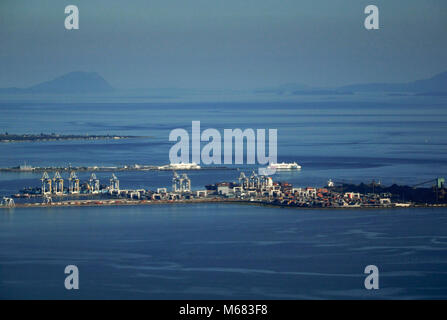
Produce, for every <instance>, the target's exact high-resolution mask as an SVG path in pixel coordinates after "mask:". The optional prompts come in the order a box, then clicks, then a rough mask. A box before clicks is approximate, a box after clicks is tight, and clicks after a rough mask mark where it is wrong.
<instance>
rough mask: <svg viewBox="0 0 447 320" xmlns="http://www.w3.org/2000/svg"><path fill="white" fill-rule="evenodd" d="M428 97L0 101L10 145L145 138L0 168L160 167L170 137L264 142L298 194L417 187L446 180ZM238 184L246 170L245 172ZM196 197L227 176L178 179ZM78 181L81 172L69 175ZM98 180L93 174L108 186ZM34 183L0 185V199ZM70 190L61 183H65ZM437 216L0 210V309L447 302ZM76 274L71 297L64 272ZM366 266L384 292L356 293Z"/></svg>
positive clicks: (440, 113) (79, 146)
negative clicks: (353, 186) (37, 304)
mask: <svg viewBox="0 0 447 320" xmlns="http://www.w3.org/2000/svg"><path fill="white" fill-rule="evenodd" d="M439 99H441V98H436V99H435V98H412V99H409V98H391V97H389V98H384V99H382V100H377V99H366V98H365V99H363V100H361V101H355V99H351V100H346V101H324V100H321V99H320V100H317V101H307V102H301V103H291V102H287V103H286V102H283V103H267V102H263V103H260V102H259V103H107V104H105V103H54V102H53V103H30V102H10V103H6V102H2V103H1V104H0V110H1V113H2V116H1V117H0V130H2V131H8V132H12V133H23V132H28V133H40V132H45V133H48V132H55V133H59V134H69V133H73V134H80V133H89V134H109V133H111V134H120V135H142V136H146V137H147V138H141V139H131V140H121V141H93V142H90V141H66V142H40V143H15V144H0V166H1V167H7V166H16V165H19V164H21V163H23V162H25V161H26V162H27V163H28V164H31V165H34V166H51V165H68V164H69V163H70V164H72V165H123V164H134V163H138V164H160V165H161V164H166V163H168V162H169V159H168V151H169V148H170V147H171V146H172V143H171V142H169V141H168V135H169V132H170V130H172V129H174V128H185V129H187V130H188V131H190V128H191V121H194V120H200V121H201V125H202V129H203V130H204V129H206V128H217V129H219V130H223V129H224V128H242V129H244V128H265V129H268V128H276V129H278V144H279V145H278V156H279V160H280V161H297V162H298V163H300V164H301V165H302V166H303V169H302V170H301V171H300V172H289V173H280V174H277V175H276V176H275V177H274V179H275V180H280V181H289V182H291V183H293V184H294V185H297V186H321V185H324V184H325V183H326V181H327V180H328V179H333V180H336V181H350V182H361V181H364V182H369V181H371V180H373V179H374V180H376V181H381V182H382V183H384V184H391V183H400V184H416V183H418V182H423V181H426V180H429V179H432V178H433V179H434V178H435V177H443V176H445V175H446V174H445V173H446V172H447V170H446V169H447V148H446V147H447V135H446V134H445V133H446V132H447V131H446V130H447V109H446V108H445V107H446V101H443V100H439ZM247 170H248V169H247ZM188 174H189V175H190V176H191V178H192V185H193V188H195V189H198V188H202V187H203V186H204V185H205V184H208V183H214V182H217V181H224V180H226V181H228V180H235V179H236V177H237V176H238V175H239V172H237V171H235V170H219V171H198V172H190V173H188ZM79 175H80V177H81V180H83V179H86V178H87V177H88V176H89V174H88V173H79ZM109 176H110V173H100V174H99V177H100V179H102V180H103V182H105V179H108V177H109ZM118 177H119V178H120V180H121V186H122V187H123V188H135V187H138V188H139V187H145V188H156V187H162V186H169V185H170V180H171V173H169V172H122V173H119V174H118ZM39 178H40V175H39V174H33V173H20V174H18V173H0V195H9V194H12V193H15V192H17V191H18V190H19V189H20V188H22V187H25V186H38V185H39V181H38V179H39ZM65 178H67V177H65ZM446 214H447V212H446V210H445V209H405V210H380V211H373V210H366V211H365V210H363V211H362V210H359V211H357V210H352V211H351V210H348V211H346V210H336V211H329V210H326V211H325V210H323V211H321V210H304V211H303V210H289V209H276V208H260V207H247V206H235V205H231V206H226V205H194V206H183V205H172V206H169V205H167V206H152V207H117V208H82V209H80V208H65V209H60V208H59V209H56V208H52V209H42V208H40V209H28V210H27V209H14V210H13V211H6V210H2V211H0V238H1V241H0V298H51V297H53V298H54V297H62V298H291V299H295V298H371V297H372V298H414V297H420V298H447V274H446V271H447V270H446V262H447V255H446V249H447V246H446V242H447V240H446V238H447V234H446V232H445V230H447V229H446V218H447V215H446ZM68 264H77V265H78V266H79V268H80V272H81V280H80V281H81V284H80V286H81V290H79V292H77V293H72V292H67V291H66V290H65V289H64V287H63V279H64V274H63V268H64V266H65V265H68ZM368 264H376V265H377V266H378V267H379V269H380V270H381V278H380V279H381V280H380V281H381V282H380V283H381V289H380V290H378V291H375V292H369V291H366V290H365V289H364V287H363V280H364V274H363V269H364V267H365V266H366V265H368Z"/></svg>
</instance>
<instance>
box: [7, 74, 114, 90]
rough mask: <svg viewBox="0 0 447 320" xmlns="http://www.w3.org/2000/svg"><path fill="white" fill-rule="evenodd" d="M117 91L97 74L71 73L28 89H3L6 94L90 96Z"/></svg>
mask: <svg viewBox="0 0 447 320" xmlns="http://www.w3.org/2000/svg"><path fill="white" fill-rule="evenodd" d="M113 91H115V89H114V88H113V87H112V86H111V85H110V84H109V83H108V82H107V81H106V80H104V78H103V77H101V76H100V75H99V74H97V73H96V72H81V71H76V72H70V73H67V74H64V75H62V76H60V77H57V78H55V79H53V80H50V81H46V82H42V83H39V84H36V85H34V86H31V87H28V88H3V89H0V93H4V94H25V93H28V94H29V93H32V94H90V93H110V92H113Z"/></svg>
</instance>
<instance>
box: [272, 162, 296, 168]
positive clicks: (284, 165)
mask: <svg viewBox="0 0 447 320" xmlns="http://www.w3.org/2000/svg"><path fill="white" fill-rule="evenodd" d="M267 168H268V169H272V170H299V169H301V166H300V165H299V164H298V163H296V162H291V163H285V162H282V163H271V164H270V165H269V166H268V167H267Z"/></svg>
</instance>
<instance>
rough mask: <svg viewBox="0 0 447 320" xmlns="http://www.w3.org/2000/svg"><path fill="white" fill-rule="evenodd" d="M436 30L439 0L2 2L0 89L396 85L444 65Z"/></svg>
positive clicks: (441, 36)
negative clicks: (89, 75) (91, 84)
mask: <svg viewBox="0 0 447 320" xmlns="http://www.w3.org/2000/svg"><path fill="white" fill-rule="evenodd" d="M69 4H74V5H77V6H78V8H79V11H80V29H79V30H71V31H68V30H65V28H64V20H65V17H66V15H65V13H64V8H65V6H66V5H69ZM368 4H375V5H377V6H378V7H379V9H380V30H372V31H368V30H366V29H365V28H364V26H363V22H364V19H365V17H366V15H365V14H364V13H363V11H364V8H365V7H366V6H367V5H368ZM446 33H447V1H445V0H424V1H421V0H402V1H401V0H391V1H390V0H383V1H378V0H376V1H372V0H368V1H363V0H133V1H132V0H127V1H116V0H82V1H79V0H69V1H64V0H39V1H28V0H1V1H0V41H1V42H0V87H11V86H18V87H23V86H29V85H32V84H35V83H37V82H40V81H43V80H49V79H51V78H54V77H56V76H59V75H61V74H64V73H67V72H70V71H78V70H80V71H96V72H98V73H100V74H101V75H102V76H103V77H104V78H106V79H107V80H108V81H109V82H110V83H111V84H112V85H113V86H115V87H117V88H144V87H157V88H159V87H185V88H236V89H237V88H244V89H245V88H256V87H265V86H271V85H278V84H283V83H289V82H296V83H303V84H309V85H321V86H336V85H343V84H349V83H355V82H375V81H389V82H395V81H406V80H414V79H419V78H425V77H429V76H431V75H433V74H435V73H438V72H441V71H445V70H447V58H446V57H447V35H446Z"/></svg>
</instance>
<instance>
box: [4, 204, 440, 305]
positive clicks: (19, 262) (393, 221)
mask: <svg viewBox="0 0 447 320" xmlns="http://www.w3.org/2000/svg"><path fill="white" fill-rule="evenodd" d="M445 230H447V211H446V209H396V210H352V211H351V210H348V211H346V210H345V211H341V210H336V211H333V210H296V209H277V208H265V207H252V206H239V205H224V204H213V205H204V204H201V205H154V206H144V207H143V206H136V207H125V208H124V207H114V208H105V207H102V208H64V209H61V208H52V209H44V208H39V209H15V210H14V211H12V212H5V211H2V212H0V267H1V268H0V298H3V299H5V298H123V299H126V298H129V299H145V298H150V299H165V298H171V299H173V298H175V299H195V298H197V299H224V298H225V299H250V298H251V299H307V298H336V299H341V298H356V299H357V298H359V299H364V298H365V299H366V298H381V299H382V298H384V299H388V298H393V299H410V298H444V299H445V298H447V269H446V267H447V235H446V232H445ZM68 264H75V265H77V266H78V268H79V276H80V282H79V288H80V289H79V290H78V291H76V292H74V291H68V290H65V288H64V279H65V274H64V268H65V266H66V265H68ZM370 264H374V265H376V266H377V267H378V268H379V272H380V278H379V285H380V289H379V290H375V291H368V290H366V289H365V288H364V285H363V282H364V279H365V275H364V273H363V271H364V268H365V266H367V265H370Z"/></svg>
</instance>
